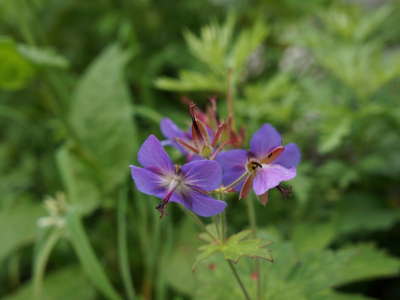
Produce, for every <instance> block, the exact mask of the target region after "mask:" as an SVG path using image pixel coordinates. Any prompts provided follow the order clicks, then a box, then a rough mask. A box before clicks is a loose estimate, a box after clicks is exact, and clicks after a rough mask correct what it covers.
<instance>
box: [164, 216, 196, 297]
mask: <svg viewBox="0 0 400 300" xmlns="http://www.w3.org/2000/svg"><path fill="white" fill-rule="evenodd" d="M197 233H198V231H197V230H196V227H195V224H194V223H193V222H192V220H190V219H188V218H186V219H184V220H183V221H182V224H180V226H179V231H178V232H177V237H176V241H175V243H174V245H173V250H172V251H171V253H170V255H169V256H168V259H166V260H165V265H164V266H163V267H162V270H163V272H164V273H165V275H164V276H165V278H166V280H167V281H168V284H169V285H171V286H172V287H173V288H174V289H176V290H177V291H179V292H180V293H184V294H187V295H191V294H193V291H194V290H195V289H196V287H197V284H196V283H197V282H196V278H195V276H194V275H195V273H193V272H192V265H193V261H194V260H195V258H196V249H197V247H198V246H199V242H200V241H198V240H197V239H193V237H194V236H196V234H197Z"/></svg>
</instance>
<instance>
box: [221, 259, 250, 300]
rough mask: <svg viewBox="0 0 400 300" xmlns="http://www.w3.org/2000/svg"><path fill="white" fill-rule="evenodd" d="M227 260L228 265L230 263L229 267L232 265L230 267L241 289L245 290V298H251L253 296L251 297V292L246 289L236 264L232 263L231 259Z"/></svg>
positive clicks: (248, 299) (247, 299)
mask: <svg viewBox="0 0 400 300" xmlns="http://www.w3.org/2000/svg"><path fill="white" fill-rule="evenodd" d="M226 262H227V263H228V265H229V267H230V269H231V271H232V273H233V275H234V276H235V279H236V281H237V283H238V284H239V286H240V289H241V290H242V292H243V295H244V298H245V299H246V300H251V298H250V296H249V293H248V292H247V290H246V287H245V286H244V284H243V282H242V280H241V279H240V276H239V274H238V272H237V270H236V267H235V265H234V264H233V263H232V261H230V260H229V259H227V260H226Z"/></svg>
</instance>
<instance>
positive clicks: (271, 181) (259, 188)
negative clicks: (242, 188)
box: [253, 164, 296, 195]
mask: <svg viewBox="0 0 400 300" xmlns="http://www.w3.org/2000/svg"><path fill="white" fill-rule="evenodd" d="M294 177H296V169H295V168H290V169H287V168H285V167H282V166H281V165H275V164H272V165H267V166H265V165H264V166H263V167H262V168H261V169H259V170H257V174H256V177H255V178H254V181H253V189H254V192H255V193H256V195H262V194H264V193H265V192H266V191H268V190H270V189H272V188H274V187H276V186H278V185H279V183H281V182H282V181H287V180H290V179H292V178H294Z"/></svg>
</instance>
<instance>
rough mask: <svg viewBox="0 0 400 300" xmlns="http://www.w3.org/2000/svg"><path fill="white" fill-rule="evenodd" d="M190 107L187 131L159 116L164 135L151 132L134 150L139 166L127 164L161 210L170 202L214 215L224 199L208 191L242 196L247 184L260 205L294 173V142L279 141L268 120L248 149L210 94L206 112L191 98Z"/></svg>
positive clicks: (297, 157)
mask: <svg viewBox="0 0 400 300" xmlns="http://www.w3.org/2000/svg"><path fill="white" fill-rule="evenodd" d="M189 110H190V115H191V118H192V122H191V127H190V128H189V129H188V130H187V131H184V130H181V129H180V128H179V127H178V126H177V125H176V124H175V123H174V122H173V121H172V120H170V119H168V118H165V119H163V120H162V121H161V131H162V133H163V134H164V136H165V138H166V139H167V140H165V141H163V142H160V141H159V140H158V139H157V138H156V137H155V136H154V135H150V136H149V137H148V138H147V139H146V141H145V142H144V143H143V145H142V146H141V148H140V150H139V153H138V161H139V163H140V164H141V165H142V167H137V166H131V174H132V178H133V180H134V181H135V184H136V187H137V188H138V189H139V190H140V191H141V192H142V193H145V194H148V195H152V196H155V197H158V198H160V199H162V200H161V202H160V204H159V205H158V206H157V209H158V210H159V211H160V213H161V216H163V215H164V213H165V208H166V206H167V204H168V203H169V202H177V203H180V204H182V205H183V206H184V207H185V208H187V209H189V210H191V211H193V212H194V213H196V214H197V215H200V216H204V217H209V216H213V215H216V214H219V213H221V212H222V211H223V210H224V209H225V208H226V206H227V204H226V202H225V201H221V200H217V199H215V198H213V197H212V194H216V193H220V194H221V193H228V192H238V193H239V198H244V197H246V196H247V195H248V194H249V192H250V190H251V188H253V190H254V192H255V194H256V195H257V196H259V198H260V201H261V203H262V204H264V205H265V204H266V203H267V201H268V191H269V190H270V189H272V188H278V189H279V190H281V191H282V190H283V188H282V186H281V185H280V184H281V182H283V181H288V180H290V179H292V178H294V177H295V176H296V167H297V165H298V163H299V162H300V151H299V148H298V147H297V146H296V144H293V143H291V144H287V145H285V146H283V145H282V139H281V136H280V134H279V133H278V131H277V130H276V129H275V128H274V127H273V126H271V125H270V124H264V125H263V126H262V127H261V128H260V129H259V130H257V131H256V132H255V133H254V135H253V136H252V138H251V140H250V149H249V150H243V149H237V148H240V147H241V145H242V143H243V141H244V134H243V130H241V131H240V132H237V131H235V130H234V128H233V121H232V118H228V120H227V122H222V121H219V119H218V117H217V113H216V104H215V100H211V106H210V107H209V108H208V109H207V111H206V112H202V111H200V110H199V109H198V108H197V107H196V106H195V105H194V104H190V109H189ZM166 145H170V146H172V147H175V148H177V149H178V150H179V151H180V152H181V153H182V154H183V155H184V156H185V157H186V159H187V161H188V162H187V163H186V164H184V165H181V166H180V165H176V164H175V165H174V164H173V162H172V160H171V158H170V157H169V155H168V153H167V152H166V151H165V150H164V146H166ZM226 148H231V149H229V150H225V149H226ZM232 148H233V149H232Z"/></svg>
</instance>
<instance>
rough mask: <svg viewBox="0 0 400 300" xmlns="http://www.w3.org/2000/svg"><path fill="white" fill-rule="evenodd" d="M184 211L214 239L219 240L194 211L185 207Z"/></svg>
mask: <svg viewBox="0 0 400 300" xmlns="http://www.w3.org/2000/svg"><path fill="white" fill-rule="evenodd" d="M183 211H184V212H185V213H186V214H187V215H188V216H189V217H191V218H192V219H193V220H194V221H195V223H196V224H197V225H199V226H200V227H201V228H202V229H203V230H204V231H205V232H206V233H207V234H208V235H209V236H210V237H211V238H212V239H213V240H214V241H216V242H219V240H218V237H215V236H214V235H213V234H212V233H211V232H210V231H209V230H208V228H207V226H206V224H204V223H203V221H202V220H201V219H200V218H199V217H198V216H196V215H195V214H194V213H192V212H191V211H190V210H187V209H183Z"/></svg>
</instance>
